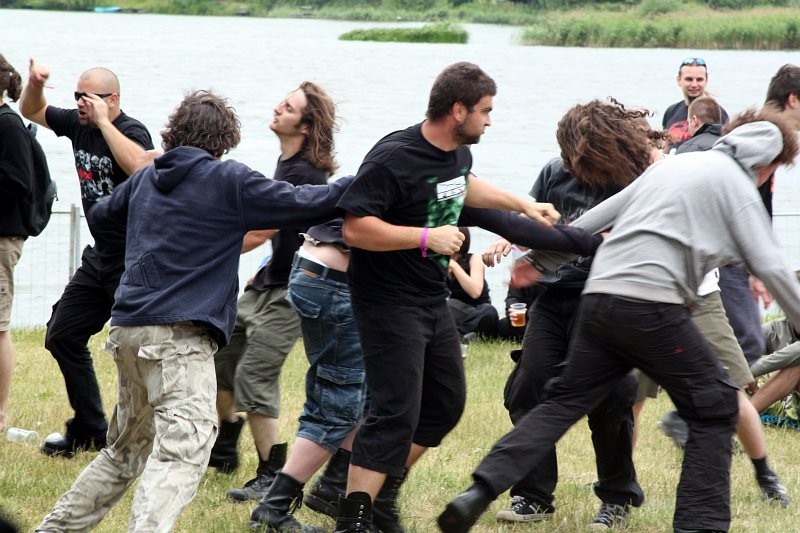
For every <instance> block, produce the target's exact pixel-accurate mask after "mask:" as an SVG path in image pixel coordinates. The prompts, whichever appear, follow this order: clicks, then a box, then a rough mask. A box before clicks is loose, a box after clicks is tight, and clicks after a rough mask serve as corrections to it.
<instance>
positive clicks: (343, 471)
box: [303, 448, 350, 518]
mask: <svg viewBox="0 0 800 533" xmlns="http://www.w3.org/2000/svg"><path fill="white" fill-rule="evenodd" d="M349 468H350V452H349V451H347V450H343V449H342V448H339V450H338V451H337V452H336V453H335V454H333V456H332V457H331V458H330V459H328V464H327V466H326V467H325V471H324V472H323V473H322V475H321V476H320V477H319V479H317V482H316V483H314V486H313V487H312V488H311V491H310V492H309V493H308V494H306V496H305V498H303V503H304V504H305V505H306V507H308V508H309V509H311V510H312V511H316V512H318V513H320V514H324V515H327V516H330V517H331V518H336V507H337V505H339V496H341V495H343V494H345V493H346V492H347V471H348V469H349Z"/></svg>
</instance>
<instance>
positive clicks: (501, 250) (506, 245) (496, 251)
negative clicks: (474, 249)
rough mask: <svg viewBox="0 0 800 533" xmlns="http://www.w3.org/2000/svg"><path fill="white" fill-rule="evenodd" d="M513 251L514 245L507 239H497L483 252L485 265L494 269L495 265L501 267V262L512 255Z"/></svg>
mask: <svg viewBox="0 0 800 533" xmlns="http://www.w3.org/2000/svg"><path fill="white" fill-rule="evenodd" d="M511 250H512V245H511V243H510V242H508V241H507V240H505V239H497V240H496V241H495V242H494V243H492V244H490V245H489V247H488V248H486V250H485V251H484V252H483V255H482V258H483V264H484V265H486V266H487V267H493V266H494V265H495V264H498V265H499V264H500V261H502V259H503V258H504V257H506V256H507V255H508V254H510V253H511Z"/></svg>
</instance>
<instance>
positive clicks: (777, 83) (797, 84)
mask: <svg viewBox="0 0 800 533" xmlns="http://www.w3.org/2000/svg"><path fill="white" fill-rule="evenodd" d="M790 94H796V95H797V96H798V98H800V67H798V66H797V65H792V64H790V63H787V64H785V65H783V66H782V67H781V68H779V69H778V72H776V73H775V75H774V76H773V77H772V79H771V80H770V82H769V87H768V88H767V99H766V103H767V104H769V105H772V106H774V107H775V108H776V109H777V110H778V111H783V110H784V109H786V100H788V99H789V95H790Z"/></svg>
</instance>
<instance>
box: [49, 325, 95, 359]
mask: <svg viewBox="0 0 800 533" xmlns="http://www.w3.org/2000/svg"><path fill="white" fill-rule="evenodd" d="M88 342H89V339H88V338H85V339H84V338H81V339H78V338H75V337H74V336H72V335H70V334H69V332H68V331H63V330H62V331H55V332H54V331H52V330H50V329H49V328H48V330H47V333H46V334H45V338H44V347H45V348H46V349H47V351H49V352H50V353H51V354H52V355H53V357H54V358H56V359H57V360H61V359H67V360H71V359H75V358H76V357H75V354H81V355H83V356H85V357H88V358H91V353H90V352H89V348H88V347H87V343H88Z"/></svg>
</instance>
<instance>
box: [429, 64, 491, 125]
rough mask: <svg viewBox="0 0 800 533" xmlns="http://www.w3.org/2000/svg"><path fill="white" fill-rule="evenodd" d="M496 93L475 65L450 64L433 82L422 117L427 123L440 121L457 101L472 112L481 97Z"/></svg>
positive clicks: (485, 76)
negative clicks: (426, 108)
mask: <svg viewBox="0 0 800 533" xmlns="http://www.w3.org/2000/svg"><path fill="white" fill-rule="evenodd" d="M495 94H497V84H496V83H495V82H494V80H493V79H492V78H490V77H489V75H488V74H486V73H485V72H484V71H483V70H481V68H480V67H479V66H478V65H476V64H474V63H468V62H466V61H461V62H459V63H453V64H452V65H450V66H449V67H447V68H445V69H444V70H443V71H442V72H441V73H440V74H439V75H438V76H437V77H436V80H435V81H434V82H433V87H432V88H431V94H430V98H429V99H428V111H427V112H426V113H425V116H426V117H427V118H428V120H439V119H442V118H444V117H446V116H447V114H448V113H449V112H450V110H451V109H452V107H453V104H455V103H456V102H461V103H462V104H464V106H465V107H466V108H467V111H470V112H471V111H472V110H473V108H474V107H475V104H477V103H478V102H479V101H480V99H481V98H483V97H484V96H494V95H495Z"/></svg>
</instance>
